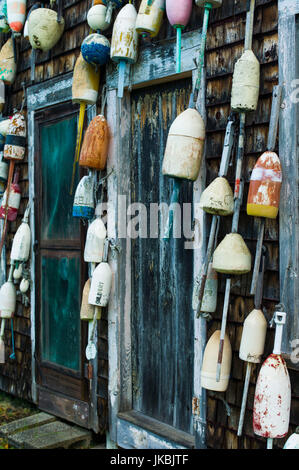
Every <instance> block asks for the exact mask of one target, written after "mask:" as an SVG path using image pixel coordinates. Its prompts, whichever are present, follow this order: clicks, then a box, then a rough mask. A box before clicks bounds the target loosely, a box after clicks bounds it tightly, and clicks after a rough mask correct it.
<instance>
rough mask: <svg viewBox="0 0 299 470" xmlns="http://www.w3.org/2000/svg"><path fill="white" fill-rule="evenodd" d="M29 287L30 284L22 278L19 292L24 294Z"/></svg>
mask: <svg viewBox="0 0 299 470" xmlns="http://www.w3.org/2000/svg"><path fill="white" fill-rule="evenodd" d="M29 287H30V282H29V280H28V279H25V278H23V279H22V280H21V282H20V291H21V292H22V294H25V293H26V292H27V291H28V289H29Z"/></svg>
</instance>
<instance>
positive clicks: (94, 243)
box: [84, 218, 107, 263]
mask: <svg viewBox="0 0 299 470" xmlns="http://www.w3.org/2000/svg"><path fill="white" fill-rule="evenodd" d="M106 235H107V231H106V228H105V225H104V223H103V221H102V220H101V219H100V218H97V219H95V220H94V221H93V222H92V223H91V224H90V225H89V227H88V230H87V235H86V243H85V249H84V261H86V262H87V263H100V262H101V261H102V259H103V253H104V243H105V238H106Z"/></svg>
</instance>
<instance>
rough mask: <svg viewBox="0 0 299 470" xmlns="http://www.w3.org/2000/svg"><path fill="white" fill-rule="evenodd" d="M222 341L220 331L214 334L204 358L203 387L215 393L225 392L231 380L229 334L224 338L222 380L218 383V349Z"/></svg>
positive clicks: (202, 370)
mask: <svg viewBox="0 0 299 470" xmlns="http://www.w3.org/2000/svg"><path fill="white" fill-rule="evenodd" d="M219 341H220V330H217V331H215V332H214V333H213V335H212V336H211V338H210V339H209V341H208V343H207V346H206V349H205V352H204V357H203V363H202V369H201V386H202V387H203V388H206V389H207V390H214V391H215V392H225V391H226V390H227V387H228V384H229V378H230V370H231V363H232V348H231V344H230V341H229V338H228V336H227V334H225V338H224V346H223V356H222V368H221V375H220V380H219V381H218V382H217V380H216V374H217V361H218V348H219Z"/></svg>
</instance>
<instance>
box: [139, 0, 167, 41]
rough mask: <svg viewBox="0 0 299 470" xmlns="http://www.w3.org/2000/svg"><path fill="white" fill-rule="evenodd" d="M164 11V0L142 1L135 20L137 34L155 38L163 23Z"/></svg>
mask: <svg viewBox="0 0 299 470" xmlns="http://www.w3.org/2000/svg"><path fill="white" fill-rule="evenodd" d="M164 11H165V0H153V1H150V0H142V2H141V5H140V7H139V11H138V15H137V19H136V31H137V33H138V34H141V35H142V36H143V37H147V36H149V37H151V38H154V37H156V36H157V35H158V34H159V31H160V28H161V25H162V22H163V15H164Z"/></svg>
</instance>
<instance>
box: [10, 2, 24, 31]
mask: <svg viewBox="0 0 299 470" xmlns="http://www.w3.org/2000/svg"><path fill="white" fill-rule="evenodd" d="M25 17H26V0H7V20H8V24H9V26H10V29H11V30H12V31H13V32H14V33H20V32H21V31H22V29H23V26H24V23H25Z"/></svg>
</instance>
